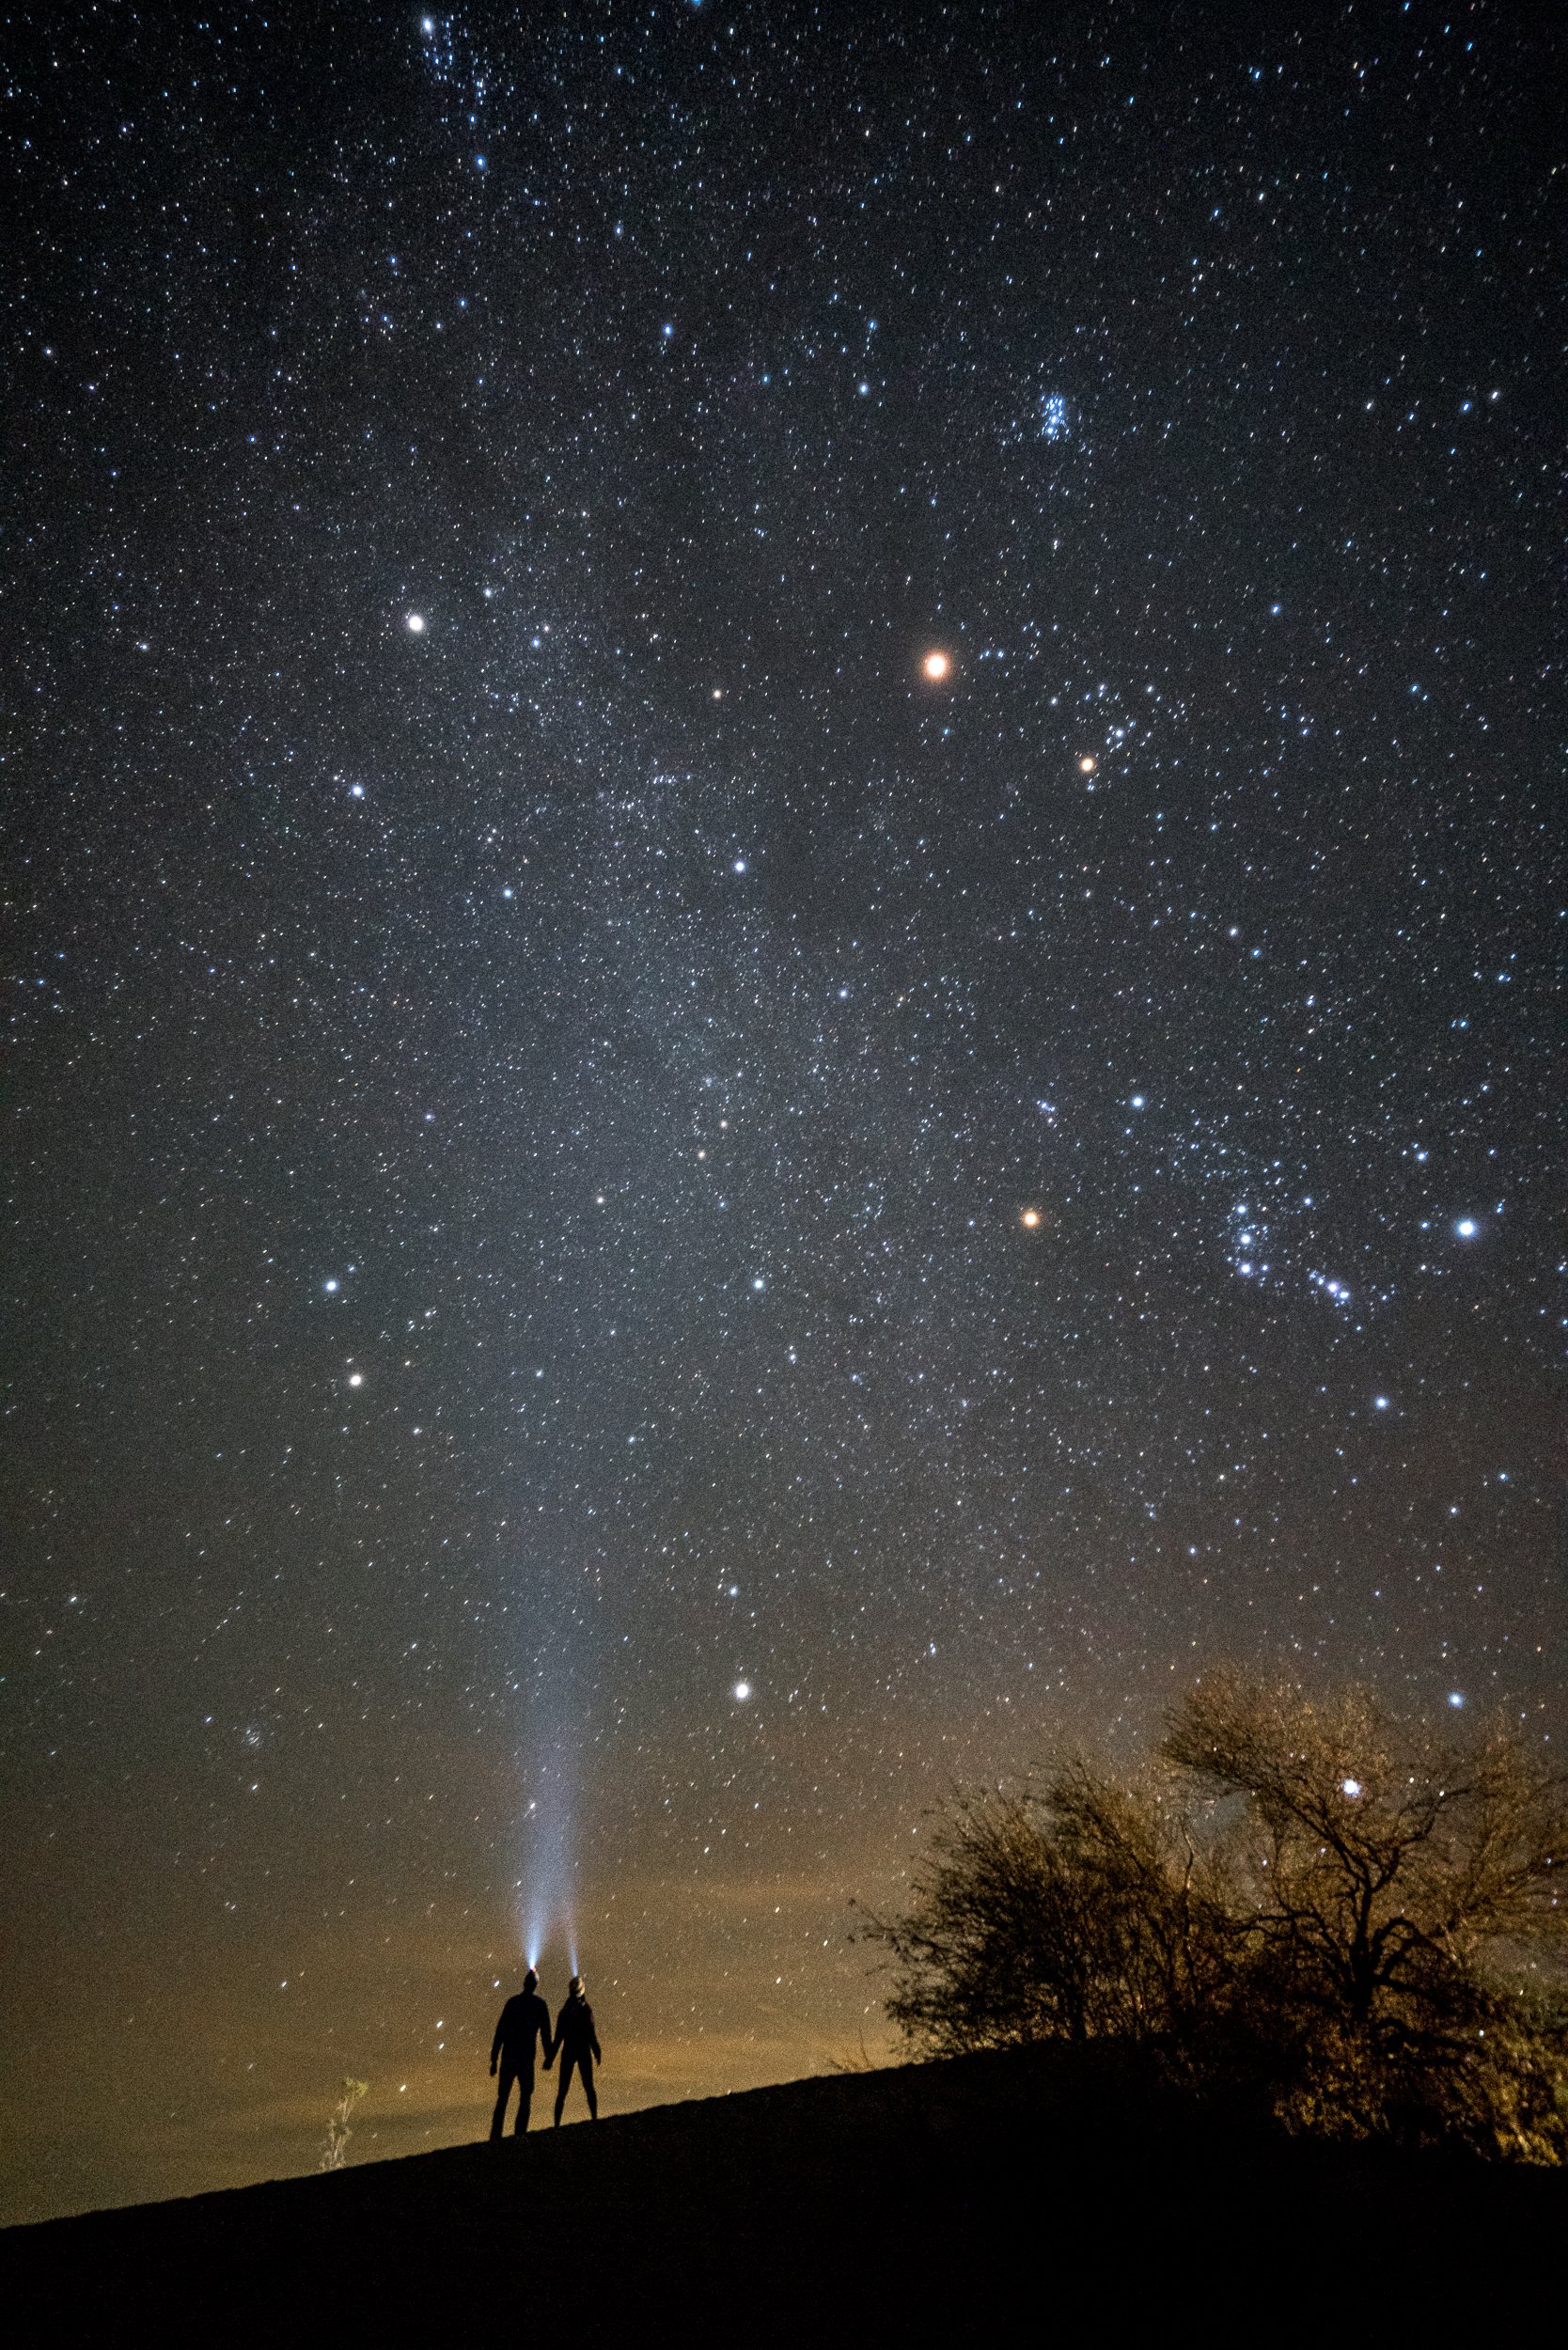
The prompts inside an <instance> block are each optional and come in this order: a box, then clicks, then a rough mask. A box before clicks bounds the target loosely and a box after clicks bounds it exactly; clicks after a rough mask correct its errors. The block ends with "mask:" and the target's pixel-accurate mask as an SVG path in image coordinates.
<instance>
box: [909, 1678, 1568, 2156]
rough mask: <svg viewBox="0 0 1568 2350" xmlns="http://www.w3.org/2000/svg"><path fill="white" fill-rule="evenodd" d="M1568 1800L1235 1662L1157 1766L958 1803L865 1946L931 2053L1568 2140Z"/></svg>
mask: <svg viewBox="0 0 1568 2350" xmlns="http://www.w3.org/2000/svg"><path fill="white" fill-rule="evenodd" d="M1565 1851H1568V1792H1565V1789H1564V1785H1563V1782H1562V1781H1561V1780H1560V1779H1556V1778H1553V1777H1551V1776H1550V1775H1549V1774H1548V1773H1546V1772H1545V1771H1544V1770H1543V1769H1541V1768H1540V1767H1539V1765H1538V1764H1537V1763H1535V1762H1534V1761H1533V1760H1531V1759H1530V1758H1529V1756H1528V1755H1527V1754H1526V1753H1525V1752H1524V1751H1523V1750H1522V1749H1521V1748H1520V1747H1518V1746H1517V1745H1516V1744H1514V1743H1513V1742H1511V1741H1510V1740H1508V1739H1507V1738H1505V1737H1502V1736H1497V1737H1492V1738H1482V1739H1481V1740H1479V1741H1477V1742H1475V1743H1474V1744H1472V1745H1470V1746H1468V1747H1455V1746H1452V1745H1447V1744H1442V1743H1439V1742H1437V1741H1435V1740H1433V1739H1430V1738H1427V1737H1425V1736H1422V1735H1419V1734H1416V1735H1412V1734H1409V1733H1406V1732H1403V1731H1401V1730H1400V1728H1399V1727H1398V1725H1396V1724H1395V1723H1394V1722H1393V1721H1392V1720H1391V1719H1390V1718H1389V1717H1388V1716H1387V1715H1386V1714H1385V1713H1384V1712H1383V1711H1382V1710H1381V1709H1380V1708H1379V1707H1378V1706H1377V1705H1376V1704H1375V1703H1374V1702H1373V1700H1372V1699H1370V1698H1369V1697H1367V1696H1366V1695H1365V1694H1363V1693H1360V1692H1356V1691H1352V1692H1350V1693H1349V1694H1347V1695H1343V1696H1341V1697H1339V1698H1337V1699H1335V1700H1332V1701H1329V1702H1326V1703H1321V1704H1314V1703H1310V1702H1307V1701H1305V1700H1302V1699H1301V1698H1300V1697H1299V1696H1298V1695H1295V1694H1294V1693H1291V1692H1285V1691H1278V1690H1271V1689H1268V1688H1265V1687H1262V1686H1260V1685H1258V1684H1252V1683H1249V1682H1247V1681H1246V1680H1244V1679H1243V1678H1242V1677H1241V1676H1239V1675H1236V1674H1233V1673H1221V1674H1217V1675H1215V1676H1212V1677H1206V1678H1205V1680H1204V1681H1203V1683H1201V1684H1200V1686H1199V1687H1198V1689H1197V1690H1195V1691H1194V1693H1193V1694H1192V1696H1191V1697H1189V1698H1188V1699H1186V1700H1184V1702H1183V1703H1182V1704H1181V1705H1179V1706H1178V1707H1177V1708H1176V1709H1175V1711H1174V1713H1173V1714H1172V1716H1171V1717H1170V1721H1169V1726H1168V1734H1167V1736H1166V1738H1165V1741H1164V1743H1163V1746H1162V1747H1161V1749H1160V1756H1159V1762H1158V1765H1157V1767H1156V1769H1155V1771H1154V1772H1153V1773H1152V1774H1150V1775H1149V1776H1147V1777H1146V1778H1143V1779H1142V1780H1141V1781H1139V1782H1138V1783H1137V1784H1135V1785H1122V1784H1119V1783H1118V1782H1116V1781H1114V1780H1113V1779H1111V1778H1108V1777H1106V1776H1105V1774H1104V1773H1102V1772H1099V1771H1096V1770H1095V1769H1093V1768H1091V1767H1090V1765H1089V1764H1087V1763H1082V1762H1069V1763H1061V1764H1059V1765H1058V1767H1057V1768H1056V1769H1055V1770H1054V1771H1053V1773H1052V1774H1051V1775H1050V1777H1049V1778H1047V1779H1046V1780H1045V1782H1044V1783H1043V1785H1042V1786H1041V1787H1039V1788H1037V1789H1026V1790H1024V1791H1023V1792H1021V1793H1016V1794H992V1795H988V1796H983V1797H980V1798H978V1799H975V1800H972V1801H968V1802H963V1803H960V1804H958V1805H956V1806H955V1807H954V1808H953V1810H951V1811H950V1812H949V1815H948V1816H947V1818H946V1820H945V1822H944V1824H943V1825H942V1826H941V1827H940V1829H939V1830H938V1832H937V1834H936V1836H935V1837H934V1838H933V1842H932V1845H931V1849H930V1855H929V1857H928V1859H927V1862H926V1864H925V1866H924V1868H923V1869H922V1870H921V1871H920V1872H918V1874H917V1877H916V1880H915V1885H914V1888H913V1898H912V1901H911V1904H910V1906H909V1908H908V1910H907V1911H906V1913H905V1914H904V1915H903V1916H902V1917H901V1918H897V1919H892V1920H890V1921H889V1920H884V1919H870V1922H869V1924H868V1925H867V1927H866V1928H865V1929H864V1932H865V1936H866V1938H868V1939H870V1940H871V1941H874V1942H877V1943H879V1944H881V1946H882V1947H883V1948H884V1950H885V1951H886V1952H887V1954H888V1957H889V1960H890V1963H891V1973H892V1985H891V1991H890V1995H889V1997H888V1999H887V2012H888V2014H889V2015H890V2017H891V2018H892V2020H893V2021H894V2023H896V2024H897V2025H899V2026H900V2027H901V2029H902V2030H903V2032H904V2033H905V2035H906V2036H907V2037H908V2039H909V2040H910V2041H911V2042H912V2043H913V2045H915V2047H916V2048H917V2050H919V2051H921V2052H923V2053H927V2054H951V2053H956V2052H958V2051H960V2050H963V2049H968V2048H979V2047H996V2046H1006V2045H1013V2044H1017V2043H1020V2042H1026V2041H1036V2040H1051V2039H1057V2040H1080V2041H1081V2040H1090V2039H1098V2038H1115V2039H1119V2040H1121V2041H1131V2042H1142V2043H1145V2044H1149V2045H1152V2046H1153V2047H1154V2048H1155V2049H1156V2050H1157V2051H1158V2052H1159V2055H1160V2058H1161V2060H1162V2061H1164V2062H1166V2063H1168V2065H1169V2066H1170V2067H1171V2068H1172V2069H1173V2070H1174V2071H1175V2072H1177V2073H1178V2074H1180V2075H1181V2076H1183V2077H1184V2078H1186V2079H1187V2080H1189V2081H1198V2082H1203V2081H1209V2082H1217V2081H1219V2080H1221V2079H1223V2080H1226V2081H1227V2082H1229V2083H1230V2084H1231V2087H1233V2088H1243V2089H1246V2090H1247V2091H1248V2092H1250V2093H1252V2094H1253V2095H1255V2096H1262V2097H1263V2098H1265V2099H1266V2100H1267V2101H1268V2102H1269V2103H1270V2104H1272V2106H1273V2107H1274V2109H1275V2110H1276V2111H1277V2112H1278V2114H1280V2116H1281V2117H1282V2118H1283V2119H1285V2120H1286V2121H1287V2123H1291V2124H1292V2125H1294V2126H1305V2127H1311V2128H1316V2129H1325V2130H1333V2131H1340V2132H1347V2131H1348V2132H1352V2133H1355V2134H1358V2135H1370V2134H1376V2133H1384V2134H1392V2135H1396V2136H1399V2137H1402V2138H1405V2139H1416V2140H1423V2139H1440V2138H1449V2139H1453V2138H1457V2139H1463V2140H1465V2141H1466V2142H1468V2143H1470V2144H1472V2145H1474V2146H1476V2147H1478V2148H1481V2149H1482V2150H1483V2151H1486V2152H1491V2153H1497V2152H1503V2153H1508V2154H1522V2155H1525V2156H1527V2157H1529V2158H1532V2159H1547V2160H1558V2159H1561V2157H1562V2155H1563V2154H1564V2152H1565V2151H1568V2003H1565V2001H1564V1998H1563V1991H1564V1963H1563V1962H1564V1956H1565V1953H1568V1901H1565V1900H1564V1898H1563V1894H1562V1891H1561V1879H1562V1875H1563V1855H1564V1853H1565Z"/></svg>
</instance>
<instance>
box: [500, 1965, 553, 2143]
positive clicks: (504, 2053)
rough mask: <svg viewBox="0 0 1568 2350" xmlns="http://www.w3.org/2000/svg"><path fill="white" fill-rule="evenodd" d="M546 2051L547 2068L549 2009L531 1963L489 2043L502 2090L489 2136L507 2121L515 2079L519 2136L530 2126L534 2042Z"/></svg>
mask: <svg viewBox="0 0 1568 2350" xmlns="http://www.w3.org/2000/svg"><path fill="white" fill-rule="evenodd" d="M536 2042H537V2043H538V2045H539V2046H540V2047H541V2049H542V2050H543V2052H544V2069H545V2071H546V2072H548V2071H549V2069H550V2053H551V2051H550V2011H549V2009H548V2008H547V2007H546V2006H545V2004H544V2001H543V2000H542V1999H541V1998H540V1996H539V1977H538V1976H537V1975H536V1974H535V1972H534V1970H533V1968H532V1967H531V1966H530V1967H529V1969H528V1971H527V1973H526V1974H525V1976H524V1978H523V1988H522V1990H521V1991H518V1992H514V1993H513V1995H512V1997H511V1998H510V1999H509V2000H508V2001H507V2003H506V2005H505V2007H504V2008H503V2009H502V2010H501V2015H500V2020H499V2022H498V2023H497V2024H496V2027H495V2037H494V2040H493V2041H492V2042H491V2044H490V2072H491V2077H492V2079H494V2076H495V2068H496V2064H497V2062H499V2065H500V2069H501V2088H500V2093H499V2095H498V2096H497V2097H496V2100H495V2111H494V2114H493V2115H492V2117H491V2123H490V2135H491V2137H492V2138H499V2137H500V2135H501V2133H502V2131H503V2130H504V2129H505V2128H506V2123H507V2100H508V2098H509V2097H510V2095H511V2088H512V2083H513V2081H515V2082H516V2084H517V2135H518V2137H519V2138H521V2137H522V2135H523V2133H524V2131H525V2129H526V2128H527V2126H528V2109H529V2107H531V2106H532V2104H533V2101H534V2045H535V2043H536Z"/></svg>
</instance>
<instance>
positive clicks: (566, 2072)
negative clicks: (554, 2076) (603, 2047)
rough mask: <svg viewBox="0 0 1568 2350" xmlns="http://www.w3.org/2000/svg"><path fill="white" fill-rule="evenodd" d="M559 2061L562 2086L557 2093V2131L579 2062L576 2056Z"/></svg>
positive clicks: (565, 2057)
mask: <svg viewBox="0 0 1568 2350" xmlns="http://www.w3.org/2000/svg"><path fill="white" fill-rule="evenodd" d="M559 2061H560V2068H561V2077H560V2084H559V2086H558V2087H557V2091H556V2127H557V2130H558V2129H559V2128H560V2125H561V2107H563V2106H564V2105H565V2103H566V2092H567V2091H568V2090H569V2089H570V2088H571V2086H572V2066H573V2065H574V2064H575V2063H576V2061H577V2060H576V2058H575V2057H574V2056H570V2055H566V2054H563V2055H562V2056H561V2058H560V2060H559Z"/></svg>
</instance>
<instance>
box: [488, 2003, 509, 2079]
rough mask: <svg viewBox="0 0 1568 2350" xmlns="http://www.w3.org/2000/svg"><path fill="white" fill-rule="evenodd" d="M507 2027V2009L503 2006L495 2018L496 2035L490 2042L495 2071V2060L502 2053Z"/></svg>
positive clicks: (492, 2063)
mask: <svg viewBox="0 0 1568 2350" xmlns="http://www.w3.org/2000/svg"><path fill="white" fill-rule="evenodd" d="M506 2028H507V2011H506V2009H505V2008H503V2009H502V2010H501V2013H500V2014H499V2015H498V2016H497V2017H496V2018H495V2037H494V2040H493V2041H492V2042H491V2044H490V2069H491V2071H492V2072H493V2073H494V2070H495V2060H496V2058H497V2057H498V2056H499V2055H500V2053H501V2034H502V2033H503V2032H504V2031H505V2030H506Z"/></svg>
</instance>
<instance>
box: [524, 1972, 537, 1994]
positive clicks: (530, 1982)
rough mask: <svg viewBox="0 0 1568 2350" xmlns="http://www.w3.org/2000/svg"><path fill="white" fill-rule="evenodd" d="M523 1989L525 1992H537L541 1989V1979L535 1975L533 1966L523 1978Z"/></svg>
mask: <svg viewBox="0 0 1568 2350" xmlns="http://www.w3.org/2000/svg"><path fill="white" fill-rule="evenodd" d="M523 1988H524V1990H525V1991H537V1990H538V1989H539V1977H538V1976H537V1975H536V1974H535V1972H534V1970H533V1968H532V1967H531V1966H530V1967H529V1969H528V1971H527V1973H526V1974H525V1976H524V1978H523Z"/></svg>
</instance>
